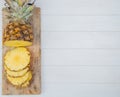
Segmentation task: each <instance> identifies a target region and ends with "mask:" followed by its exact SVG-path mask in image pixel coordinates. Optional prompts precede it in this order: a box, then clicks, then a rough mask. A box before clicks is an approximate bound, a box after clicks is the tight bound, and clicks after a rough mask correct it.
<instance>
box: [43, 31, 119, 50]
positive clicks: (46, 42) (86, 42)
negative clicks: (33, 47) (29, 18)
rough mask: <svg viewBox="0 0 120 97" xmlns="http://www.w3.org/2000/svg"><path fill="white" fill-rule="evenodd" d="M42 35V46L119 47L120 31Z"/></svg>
mask: <svg viewBox="0 0 120 97" xmlns="http://www.w3.org/2000/svg"><path fill="white" fill-rule="evenodd" d="M66 36H67V38H66ZM42 37H43V40H42V42H43V44H42V48H59V49H60V48H62V49H64V48H102V49H103V48H105V49H107V48H108V49H109V48H115V49H116V48H120V42H119V41H120V32H65V31H63V32H43V34H42Z"/></svg>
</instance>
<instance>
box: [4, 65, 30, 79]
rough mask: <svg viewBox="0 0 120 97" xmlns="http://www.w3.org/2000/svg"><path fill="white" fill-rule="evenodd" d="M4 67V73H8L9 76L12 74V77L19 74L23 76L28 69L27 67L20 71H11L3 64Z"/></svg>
mask: <svg viewBox="0 0 120 97" xmlns="http://www.w3.org/2000/svg"><path fill="white" fill-rule="evenodd" d="M4 68H5V71H6V73H7V74H8V75H9V76H12V77H20V76H23V75H24V74H25V73H27V71H28V70H29V67H27V68H25V69H23V70H21V71H11V70H9V68H7V66H6V65H4Z"/></svg>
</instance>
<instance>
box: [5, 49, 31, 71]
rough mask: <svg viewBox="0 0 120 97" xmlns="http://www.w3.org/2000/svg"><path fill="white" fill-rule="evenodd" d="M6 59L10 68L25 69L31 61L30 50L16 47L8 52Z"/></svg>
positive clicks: (14, 69) (15, 69)
mask: <svg viewBox="0 0 120 97" xmlns="http://www.w3.org/2000/svg"><path fill="white" fill-rule="evenodd" d="M4 61H5V64H6V66H7V67H8V68H9V69H10V70H13V71H19V70H23V69H24V68H26V67H27V66H28V65H29V63H30V52H29V51H27V49H26V48H23V47H19V48H15V49H13V50H10V51H8V52H7V53H6V55H5V57H4Z"/></svg>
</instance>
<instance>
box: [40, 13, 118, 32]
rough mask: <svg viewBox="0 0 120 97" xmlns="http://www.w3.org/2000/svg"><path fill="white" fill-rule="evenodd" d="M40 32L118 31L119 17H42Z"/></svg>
mask: <svg viewBox="0 0 120 97" xmlns="http://www.w3.org/2000/svg"><path fill="white" fill-rule="evenodd" d="M42 22H43V23H44V25H42V31H45V32H49V31H51V32H61V31H64V32H82V31H83V32H85V31H94V32H95V31H96V32H97V31H99V32H100V31H101V32H102V31H106V32H109V31H110V32H111V31H118V32H120V16H74V15H73V16H59V15H58V16H49V15H45V16H43V17H42Z"/></svg>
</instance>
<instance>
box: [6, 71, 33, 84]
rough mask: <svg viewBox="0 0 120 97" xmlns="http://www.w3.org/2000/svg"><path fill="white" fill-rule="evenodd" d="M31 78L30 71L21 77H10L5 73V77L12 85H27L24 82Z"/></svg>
mask: <svg viewBox="0 0 120 97" xmlns="http://www.w3.org/2000/svg"><path fill="white" fill-rule="evenodd" d="M31 78H32V73H31V71H29V72H27V73H26V74H25V75H24V76H22V77H11V76H9V75H7V79H8V80H9V82H10V83H11V84H12V85H14V86H21V85H22V84H23V86H27V85H26V84H24V83H25V82H28V81H30V80H31Z"/></svg>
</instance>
